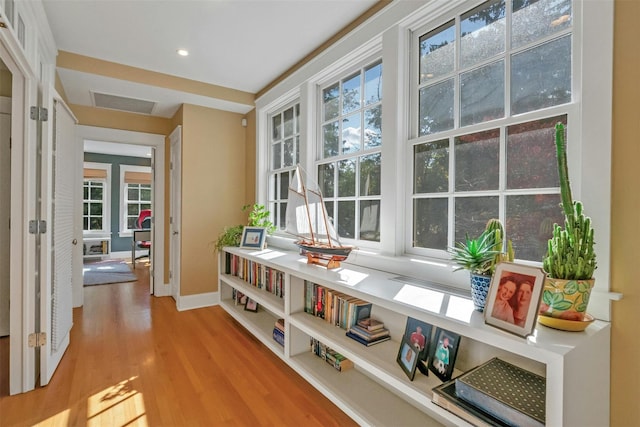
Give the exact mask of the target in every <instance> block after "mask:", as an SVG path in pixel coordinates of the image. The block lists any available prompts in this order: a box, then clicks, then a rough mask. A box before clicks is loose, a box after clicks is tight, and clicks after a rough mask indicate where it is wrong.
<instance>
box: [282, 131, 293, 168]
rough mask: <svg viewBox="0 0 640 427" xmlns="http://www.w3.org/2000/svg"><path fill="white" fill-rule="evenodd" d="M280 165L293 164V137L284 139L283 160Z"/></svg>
mask: <svg viewBox="0 0 640 427" xmlns="http://www.w3.org/2000/svg"><path fill="white" fill-rule="evenodd" d="M282 166H284V167H287V166H293V138H289V139H285V140H284V162H283V164H282Z"/></svg>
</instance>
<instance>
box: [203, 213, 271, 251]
mask: <svg viewBox="0 0 640 427" xmlns="http://www.w3.org/2000/svg"><path fill="white" fill-rule="evenodd" d="M248 209H251V210H250V211H249V215H248V219H247V226H249V227H264V228H265V229H266V231H267V233H268V234H273V232H274V231H276V226H275V225H274V224H273V223H272V222H271V221H270V220H269V217H270V212H269V211H268V210H267V209H266V208H265V206H264V205H259V204H253V205H244V206H243V207H242V211H243V212H246V211H247V210H248ZM244 227H245V226H244V225H234V226H232V227H225V228H224V231H223V232H222V233H220V235H219V236H218V239H217V240H216V241H215V242H214V244H213V247H214V250H216V251H219V250H222V248H224V247H225V246H240V239H241V238H242V231H243V229H244Z"/></svg>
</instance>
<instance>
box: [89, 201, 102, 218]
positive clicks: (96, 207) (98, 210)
mask: <svg viewBox="0 0 640 427" xmlns="http://www.w3.org/2000/svg"><path fill="white" fill-rule="evenodd" d="M89 214H91V215H102V203H89Z"/></svg>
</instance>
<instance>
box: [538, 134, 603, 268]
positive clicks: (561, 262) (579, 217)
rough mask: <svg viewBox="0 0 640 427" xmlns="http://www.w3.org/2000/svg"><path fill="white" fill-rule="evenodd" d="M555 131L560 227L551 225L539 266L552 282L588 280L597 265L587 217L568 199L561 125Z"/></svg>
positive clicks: (568, 185)
mask: <svg viewBox="0 0 640 427" xmlns="http://www.w3.org/2000/svg"><path fill="white" fill-rule="evenodd" d="M555 130H556V133H555V143H556V157H557V161H558V172H559V175H560V194H561V197H562V211H563V213H564V228H562V227H560V226H559V225H558V224H553V236H552V237H551V239H549V241H548V244H547V253H546V255H545V256H544V258H543V261H542V267H543V269H544V271H545V272H546V273H547V274H548V275H549V277H553V278H556V279H569V280H573V279H575V280H585V279H591V278H592V277H593V272H594V270H595V269H596V266H597V264H596V254H595V252H594V245H595V242H594V239H593V234H594V231H593V227H592V226H591V218H589V217H588V216H586V215H585V214H584V211H583V206H582V203H580V202H579V201H575V202H574V201H573V199H572V197H571V184H570V183H569V172H568V168H567V152H566V145H565V139H564V125H563V124H562V123H557V124H556V129H555Z"/></svg>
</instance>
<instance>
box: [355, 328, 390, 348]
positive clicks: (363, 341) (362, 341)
mask: <svg viewBox="0 0 640 427" xmlns="http://www.w3.org/2000/svg"><path fill="white" fill-rule="evenodd" d="M346 335H347V336H348V337H349V338H351V339H353V340H355V341H358V342H359V343H360V344H363V345H366V346H367V347H369V346H372V345H374V344H379V343H381V342H384V341H389V340H390V339H391V336H390V335H387V336H384V337H380V338H374V339H372V340H366V339H364V338H362V337H361V336H359V335H356V334H354V333H352V332H349V331H347V333H346Z"/></svg>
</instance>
